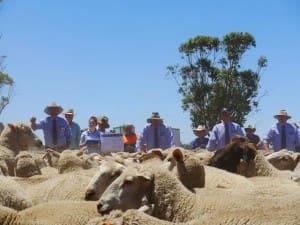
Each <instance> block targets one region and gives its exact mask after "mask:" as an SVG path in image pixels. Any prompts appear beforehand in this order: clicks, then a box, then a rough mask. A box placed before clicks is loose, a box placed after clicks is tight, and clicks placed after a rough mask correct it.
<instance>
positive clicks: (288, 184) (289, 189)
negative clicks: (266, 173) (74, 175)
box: [97, 167, 300, 224]
mask: <svg viewBox="0 0 300 225" xmlns="http://www.w3.org/2000/svg"><path fill="white" fill-rule="evenodd" d="M235 176H238V175H235ZM244 179H246V178H244ZM264 179H269V180H272V179H270V178H269V177H264ZM280 182H281V181H280V180H279V179H278V181H277V182H276V185H272V186H269V187H268V190H267V191H265V190H264V189H263V190H262V186H257V187H256V188H253V189H252V190H247V191H246V193H245V192H244V190H243V188H242V187H241V188H240V189H239V190H237V189H235V190H232V189H223V188H219V189H214V190H209V189H206V188H200V189H197V193H196V194H194V193H192V192H190V191H189V190H188V189H186V188H185V187H184V186H183V185H182V184H181V183H180V182H179V181H178V179H176V178H175V177H174V176H173V175H171V174H170V172H168V171H166V170H163V169H156V170H152V171H150V170H146V171H145V170H143V169H141V168H140V169H139V168H138V167H135V168H132V167H127V168H126V169H125V170H124V171H123V173H122V174H121V175H120V176H119V177H118V178H117V179H116V180H115V181H114V182H113V183H112V184H111V185H110V186H109V187H108V188H107V189H106V191H105V192H104V193H103V195H102V197H101V198H100V200H99V201H98V205H97V207H98V211H99V212H100V213H101V214H103V213H108V212H110V211H111V210H112V209H120V210H122V211H125V210H127V209H129V208H133V207H134V208H138V207H140V206H141V199H142V198H143V197H144V195H146V196H147V198H148V200H149V203H153V204H154V209H153V216H155V217H157V218H159V219H162V220H167V221H172V222H182V223H183V222H192V221H198V223H195V224H202V222H203V221H205V220H202V218H210V220H209V222H208V223H206V224H232V223H230V222H229V221H231V222H232V221H234V220H233V219H234V218H235V216H236V215H239V213H240V214H242V213H243V215H246V213H248V216H247V217H246V219H245V220H242V218H241V217H239V219H237V223H236V224H245V223H247V221H248V223H249V224H256V222H257V221H259V216H260V213H259V212H260V211H263V212H264V213H262V216H263V217H264V220H267V219H269V220H270V221H274V220H272V218H273V216H274V215H273V214H274V210H279V211H281V210H285V211H289V210H290V209H291V211H293V212H292V213H291V214H289V213H287V214H288V215H292V216H293V215H295V212H296V210H297V206H296V205H297V204H298V202H299V200H300V190H299V188H298V185H296V183H294V182H292V181H289V180H285V186H283V187H282V189H281V188H280ZM264 183H268V182H266V181H265V182H264ZM261 191H264V192H263V194H260V193H261ZM266 193H268V194H266ZM220 199H222V200H221V201H220ZM285 200H287V201H285ZM258 204H259V205H261V207H260V208H257V205H258ZM249 212H250V213H249ZM219 214H221V215H224V217H223V218H222V220H219V219H218V215H219ZM279 214H280V213H279ZM225 215H227V218H229V219H230V220H226V217H225ZM298 217H299V216H298ZM277 219H278V217H277ZM289 219H290V218H289ZM199 221H202V222H199ZM251 221H253V223H251ZM293 222H295V220H293ZM234 224H235V223H234ZM272 224H274V223H272Z"/></svg>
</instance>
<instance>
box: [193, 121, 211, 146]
mask: <svg viewBox="0 0 300 225" xmlns="http://www.w3.org/2000/svg"><path fill="white" fill-rule="evenodd" d="M193 132H194V134H195V135H196V136H197V138H195V139H194V140H193V141H192V142H191V146H192V149H197V148H201V149H205V147H206V145H207V142H208V137H207V135H208V130H207V128H206V127H205V126H203V125H199V126H198V127H195V128H193Z"/></svg>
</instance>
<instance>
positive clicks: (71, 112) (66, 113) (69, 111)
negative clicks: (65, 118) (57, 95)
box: [63, 109, 75, 116]
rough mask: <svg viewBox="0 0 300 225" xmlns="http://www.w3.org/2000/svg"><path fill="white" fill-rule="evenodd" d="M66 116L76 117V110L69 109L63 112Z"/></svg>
mask: <svg viewBox="0 0 300 225" xmlns="http://www.w3.org/2000/svg"><path fill="white" fill-rule="evenodd" d="M63 114H64V115H73V116H75V113H74V110H73V109H68V110H66V111H64V112H63Z"/></svg>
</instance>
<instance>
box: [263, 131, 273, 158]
mask: <svg viewBox="0 0 300 225" xmlns="http://www.w3.org/2000/svg"><path fill="white" fill-rule="evenodd" d="M271 137H272V129H270V130H269V132H268V134H267V136H266V137H265V138H264V139H263V143H264V148H265V154H266V155H269V154H270V153H271V150H270V142H271V140H272V138H271Z"/></svg>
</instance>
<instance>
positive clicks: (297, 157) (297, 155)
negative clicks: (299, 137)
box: [294, 153, 300, 165]
mask: <svg viewBox="0 0 300 225" xmlns="http://www.w3.org/2000/svg"><path fill="white" fill-rule="evenodd" d="M294 161H295V163H296V165H297V164H298V162H300V153H298V154H295V155H294Z"/></svg>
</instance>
